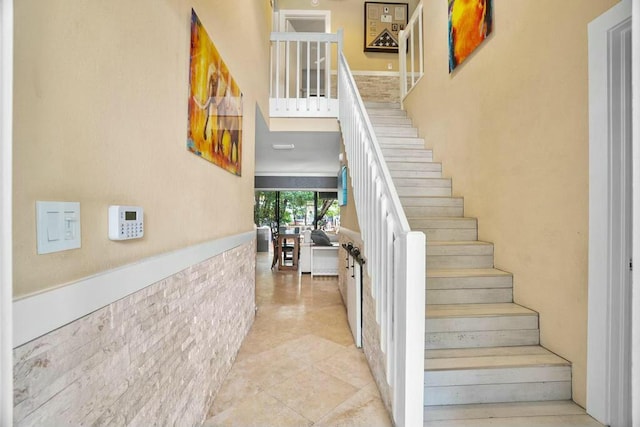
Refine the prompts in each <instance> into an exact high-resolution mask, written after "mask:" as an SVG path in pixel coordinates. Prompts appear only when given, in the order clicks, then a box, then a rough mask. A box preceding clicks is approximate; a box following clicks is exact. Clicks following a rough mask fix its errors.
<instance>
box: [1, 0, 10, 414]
mask: <svg viewBox="0 0 640 427" xmlns="http://www.w3.org/2000/svg"><path fill="white" fill-rule="evenodd" d="M0 28H2V32H1V34H0V40H1V42H0V43H1V44H0V102H1V103H2V106H1V107H0V133H1V134H0V136H1V138H0V139H1V141H2V147H1V149H0V196H1V198H0V200H1V201H2V205H1V206H2V207H0V384H1V385H0V425H3V426H10V425H13V346H12V341H13V339H12V322H11V319H12V311H11V310H12V294H13V279H12V251H13V249H12V246H13V240H12V237H11V236H12V231H11V228H12V224H11V215H12V185H13V184H12V161H13V156H12V145H13V142H12V140H13V136H12V123H13V105H12V104H13V0H2V3H1V4H0Z"/></svg>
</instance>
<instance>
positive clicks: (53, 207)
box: [36, 202, 81, 254]
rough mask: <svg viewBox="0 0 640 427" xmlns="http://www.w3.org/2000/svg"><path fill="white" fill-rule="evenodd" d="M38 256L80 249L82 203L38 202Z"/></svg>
mask: <svg viewBox="0 0 640 427" xmlns="http://www.w3.org/2000/svg"><path fill="white" fill-rule="evenodd" d="M36 231H37V239H38V254H48V253H51V252H59V251H66V250H68V249H76V248H79V247H80V241H81V240H80V203H79V202H36Z"/></svg>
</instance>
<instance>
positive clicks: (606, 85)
mask: <svg viewBox="0 0 640 427" xmlns="http://www.w3.org/2000/svg"><path fill="white" fill-rule="evenodd" d="M624 23H626V25H628V27H627V31H628V29H630V26H631V1H623V2H621V3H619V4H618V5H616V6H614V7H613V8H611V9H610V10H609V11H607V12H606V13H604V14H603V15H601V16H600V17H598V18H597V19H595V20H594V21H593V22H591V23H590V24H589V303H588V307H589V325H588V346H587V412H588V413H589V414H590V415H591V416H593V417H594V418H596V419H597V420H598V421H600V422H602V423H604V424H610V423H611V422H612V420H613V421H614V422H615V421H616V420H618V419H619V416H620V411H618V410H617V409H616V407H617V408H619V404H618V403H617V402H618V401H619V400H620V399H622V400H623V401H624V399H627V398H629V396H626V397H625V396H620V393H622V392H621V390H623V387H622V386H621V384H622V383H623V382H624V381H628V378H629V372H628V371H627V372H625V371H624V370H625V363H624V362H625V360H624V357H625V356H624V354H625V352H624V351H622V350H620V349H621V348H624V346H625V345H626V346H630V343H629V337H630V336H631V322H630V321H628V322H627V321H623V319H624V318H625V313H627V314H628V311H629V310H630V304H629V298H628V295H630V294H631V292H630V289H626V290H625V289H620V287H619V286H614V284H617V283H620V277H621V276H622V275H623V274H624V269H623V268H622V266H621V265H620V263H619V261H620V257H622V256H623V255H622V254H623V253H624V249H621V248H622V243H623V242H621V241H620V240H621V239H620V236H619V234H616V230H618V233H619V232H620V231H619V230H621V227H623V224H625V221H627V220H628V218H625V212H618V211H617V210H616V211H615V212H614V211H613V210H612V206H616V204H617V206H619V205H620V203H621V201H620V200H621V197H622V196H621V193H620V190H621V189H620V188H619V187H616V184H615V182H618V183H620V182H624V179H623V177H621V176H620V175H621V174H624V169H623V168H621V167H620V164H619V163H618V162H622V164H624V160H625V154H624V153H625V151H624V150H622V152H620V151H619V147H616V145H619V144H614V142H615V140H614V132H613V130H614V129H615V127H614V124H615V122H614V120H612V117H613V116H612V114H611V111H612V108H611V100H612V94H613V92H614V91H613V90H611V88H612V85H613V84H615V83H618V84H622V81H620V79H614V78H613V77H612V75H611V74H612V73H610V67H611V63H612V61H613V55H612V50H613V49H612V48H613V44H614V43H613V40H614V38H615V37H618V38H620V37H621V34H622V33H621V29H622V25H623V24H624ZM621 55H624V53H622V54H621ZM620 57H621V56H620V55H618V58H620ZM622 116H623V117H624V116H625V111H623V112H622ZM616 149H617V150H618V151H617V152H616V151H615V150H616ZM614 157H615V158H614ZM614 161H615V162H616V163H614ZM627 268H628V266H627ZM626 271H627V272H628V269H627V270H626ZM627 274H628V273H627ZM627 292H628V293H627ZM625 298H626V300H625ZM625 310H626V311H625ZM614 332H615V333H614ZM627 362H628V360H627ZM627 366H628V363H627ZM621 370H622V371H621ZM625 375H626V376H625Z"/></svg>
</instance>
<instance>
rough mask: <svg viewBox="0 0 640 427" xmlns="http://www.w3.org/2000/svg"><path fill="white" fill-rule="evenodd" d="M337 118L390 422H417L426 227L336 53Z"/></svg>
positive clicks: (419, 422) (421, 375)
mask: <svg viewBox="0 0 640 427" xmlns="http://www.w3.org/2000/svg"><path fill="white" fill-rule="evenodd" d="M338 81H339V87H340V115H339V121H340V126H341V128H342V135H343V139H344V143H345V148H346V154H347V159H348V162H349V174H350V176H351V183H352V188H353V195H354V199H355V205H356V211H357V216H358V222H359V225H360V232H361V236H362V240H363V242H364V255H365V258H366V260H367V262H366V264H365V266H366V267H367V272H368V273H369V277H370V278H371V287H372V294H373V297H374V298H375V301H376V319H377V321H378V323H379V326H380V344H381V347H382V352H383V353H384V355H385V357H386V375H387V382H388V384H389V386H390V388H391V390H392V391H393V393H392V407H393V418H394V422H395V425H397V426H421V425H422V418H423V410H424V406H423V405H424V401H423V394H424V339H425V336H424V334H425V262H426V261H425V235H424V233H421V232H412V231H411V229H410V228H409V223H408V221H407V218H406V216H405V214H404V210H403V209H402V206H401V204H400V199H399V198H398V194H397V192H396V189H395V186H394V185H393V182H392V180H391V175H390V174H389V170H388V169H387V166H386V163H385V161H384V158H383V156H382V151H381V149H380V145H379V144H378V140H377V138H376V135H375V132H374V130H373V127H372V125H371V122H370V120H369V116H368V114H367V112H366V110H365V107H364V104H363V102H362V98H361V97H360V94H359V92H358V89H357V87H356V84H355V81H354V79H353V76H352V74H351V71H350V69H349V66H348V64H347V61H346V59H345V58H344V55H343V54H342V53H340V54H339V67H338Z"/></svg>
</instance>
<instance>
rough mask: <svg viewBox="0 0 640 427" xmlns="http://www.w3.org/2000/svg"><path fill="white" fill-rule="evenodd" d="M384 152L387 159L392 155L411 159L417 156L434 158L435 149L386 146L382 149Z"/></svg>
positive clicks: (406, 159) (405, 159)
mask: <svg viewBox="0 0 640 427" xmlns="http://www.w3.org/2000/svg"><path fill="white" fill-rule="evenodd" d="M382 154H383V155H384V157H385V159H386V158H392V157H404V158H403V159H400V160H404V161H411V159H415V158H428V159H430V160H433V150H428V149H426V148H420V149H416V148H390V149H386V148H385V149H383V150H382Z"/></svg>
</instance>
